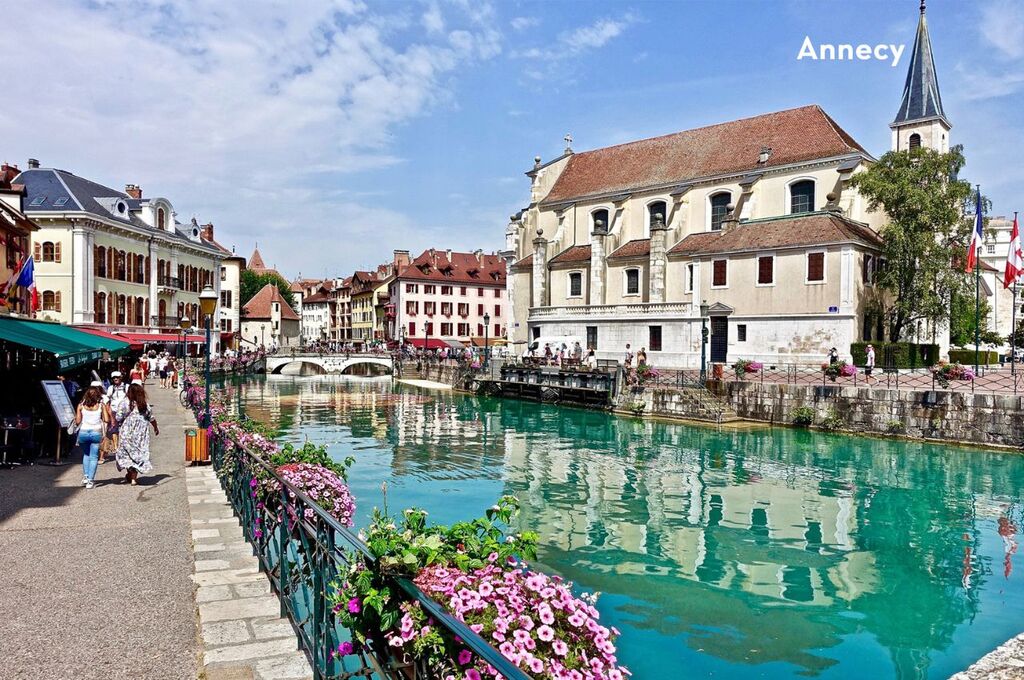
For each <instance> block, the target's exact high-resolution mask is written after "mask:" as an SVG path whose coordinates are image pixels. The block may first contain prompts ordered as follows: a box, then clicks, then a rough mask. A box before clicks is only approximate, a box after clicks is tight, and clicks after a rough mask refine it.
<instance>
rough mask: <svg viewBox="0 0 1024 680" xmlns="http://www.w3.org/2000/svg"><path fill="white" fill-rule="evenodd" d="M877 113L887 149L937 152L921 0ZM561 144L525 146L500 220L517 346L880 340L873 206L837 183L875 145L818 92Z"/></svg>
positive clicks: (801, 346)
mask: <svg viewBox="0 0 1024 680" xmlns="http://www.w3.org/2000/svg"><path fill="white" fill-rule="evenodd" d="M890 127H891V129H892V147H893V149H908V148H914V147H915V146H923V147H929V148H934V149H936V150H939V151H946V150H948V148H949V130H950V124H949V121H948V120H947V118H946V116H945V112H944V111H943V108H942V99H941V97H940V95H939V86H938V79H937V77H936V72H935V64H934V60H933V58H932V49H931V42H930V40H929V37H928V29H927V24H926V21H925V14H924V8H923V7H922V10H921V16H920V19H919V24H918V29H917V37H916V39H915V43H914V48H913V51H912V53H911V55H910V65H909V69H908V73H907V79H906V85H905V87H904V91H903V97H902V100H901V103H900V106H899V109H898V112H897V114H896V117H895V119H894V120H893V122H892V124H891V126H890ZM571 141H572V140H571V137H567V138H566V142H567V143H566V148H565V152H564V153H563V154H562V155H561V156H559V157H558V158H555V159H553V160H550V161H548V162H546V163H542V162H541V159H540V158H539V157H538V158H536V159H534V166H533V168H532V169H531V170H530V171H529V172H527V173H526V174H527V176H528V177H529V178H530V181H531V186H530V203H529V205H528V206H527V207H526V208H524V209H523V210H522V211H520V212H519V213H517V214H515V215H513V216H512V218H511V220H510V222H509V224H508V226H507V228H506V250H505V252H504V256H505V258H506V262H507V263H508V266H509V274H508V283H507V286H508V291H509V298H510V299H511V300H512V302H513V304H512V309H511V310H510V312H511V318H510V319H509V320H508V324H509V326H508V328H509V337H510V340H511V341H512V343H513V346H514V347H515V348H516V351H517V352H518V353H522V352H523V351H525V349H526V348H527V346H528V344H529V343H530V342H532V341H534V340H536V339H538V338H551V337H570V338H579V339H580V340H581V341H584V342H585V343H586V345H587V346H588V347H591V348H593V349H595V350H596V353H597V356H598V357H599V358H609V359H618V358H620V357H621V354H622V353H623V351H624V348H625V346H626V344H627V343H629V344H631V345H632V348H633V350H634V351H635V350H637V349H639V348H641V347H643V348H645V349H646V350H647V352H648V355H649V357H650V359H651V361H652V363H654V364H655V365H658V366H666V367H695V366H698V365H699V364H700V361H701V354H702V351H703V352H706V353H707V359H708V360H709V361H711V362H716V363H731V362H733V361H735V360H737V359H751V360H758V361H766V362H786V363H815V362H820V361H821V360H822V359H823V357H824V356H825V355H826V354H827V352H828V350H829V348H830V347H833V346H834V347H837V348H839V349H840V351H841V352H843V353H847V352H849V347H850V343H852V342H856V341H860V340H869V341H870V340H876V341H877V340H882V339H884V337H883V336H884V324H883V320H882V318H881V315H879V314H876V313H875V312H874V310H875V309H876V308H877V307H876V305H873V304H872V300H873V298H874V297H875V296H877V295H879V294H880V293H879V292H878V289H877V288H876V287H875V285H874V280H875V276H876V274H877V272H878V270H879V268H880V267H882V266H884V260H883V259H882V258H881V257H880V252H879V251H880V246H881V238H880V236H879V234H878V231H879V229H880V228H881V227H882V226H883V225H884V224H885V216H884V215H883V214H881V213H878V212H875V213H872V212H869V211H868V210H867V201H866V200H865V199H864V198H863V197H861V196H860V195H858V194H857V192H855V191H854V190H853V189H852V188H851V187H850V180H851V179H852V178H853V177H854V175H856V174H857V173H859V172H863V171H864V170H865V169H867V168H868V167H870V165H871V164H872V163H873V162H874V161H875V158H874V157H873V156H872V155H871V153H870V152H868V151H867V150H866V149H865V148H864V147H863V146H862V145H861V144H859V143H858V142H857V141H856V140H855V139H853V138H852V137H851V136H850V135H849V134H848V133H847V132H846V131H845V130H844V129H843V128H842V127H841V126H840V125H839V123H837V122H836V121H835V120H834V119H833V118H832V117H831V116H830V115H829V114H828V113H826V112H825V111H824V110H823V109H822V108H821V107H820V106H817V105H813V104H812V105H808V106H802V107H799V108H794V109H789V110H785V111H777V112H774V113H766V114H761V115H756V116H753V117H750V118H744V119H741V120H735V121H729V122H725V123H719V124H716V125H709V126H706V127H701V128H696V129H693V130H686V131H683V132H677V133H674V134H669V135H665V136H662V137H655V138H651V139H643V140H639V141H634V142H628V143H625V144H619V145H616V146H611V147H605V148H601V149H594V150H591V151H583V152H575V151H574V150H573V149H572V146H571ZM704 324H706V325H707V327H708V328H709V330H710V338H709V343H708V347H707V348H706V349H702V333H701V329H702V326H703V325H704ZM942 349H943V351H944V350H945V347H943V348H942Z"/></svg>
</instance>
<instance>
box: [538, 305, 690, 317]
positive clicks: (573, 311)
mask: <svg viewBox="0 0 1024 680" xmlns="http://www.w3.org/2000/svg"><path fill="white" fill-rule="evenodd" d="M696 314H697V310H695V309H694V307H693V305H692V304H690V303H689V302H636V303H630V304H622V305H571V306H561V307H532V308H531V309H530V321H552V320H558V319H583V318H587V319H626V318H645V319H653V318H659V317H664V318H687V317H692V316H695V315H696Z"/></svg>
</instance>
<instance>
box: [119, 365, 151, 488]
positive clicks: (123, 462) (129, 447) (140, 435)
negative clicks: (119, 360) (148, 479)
mask: <svg viewBox="0 0 1024 680" xmlns="http://www.w3.org/2000/svg"><path fill="white" fill-rule="evenodd" d="M117 419H118V422H120V426H119V430H118V442H117V450H116V451H114V459H115V460H116V461H117V469H118V470H127V472H126V473H125V476H124V481H123V482H122V484H131V485H132V486H136V484H137V480H138V478H139V475H140V474H146V473H147V472H149V471H150V470H152V469H153V466H152V465H151V464H150V462H149V426H150V425H152V426H153V433H154V434H156V435H159V434H160V428H159V426H158V425H157V422H156V418H155V417H154V416H153V410H152V409H151V408H150V407H149V404H147V403H146V390H144V389H143V387H142V385H134V384H133V385H132V386H131V387H129V388H128V398H127V399H125V400H124V401H123V402H122V403H121V407H120V409H119V411H118V414H117Z"/></svg>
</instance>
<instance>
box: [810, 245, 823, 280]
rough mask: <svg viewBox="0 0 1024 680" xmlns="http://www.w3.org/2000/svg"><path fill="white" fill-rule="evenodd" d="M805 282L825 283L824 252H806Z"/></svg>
mask: <svg viewBox="0 0 1024 680" xmlns="http://www.w3.org/2000/svg"><path fill="white" fill-rule="evenodd" d="M807 283H825V253H824V251H817V252H813V253H807Z"/></svg>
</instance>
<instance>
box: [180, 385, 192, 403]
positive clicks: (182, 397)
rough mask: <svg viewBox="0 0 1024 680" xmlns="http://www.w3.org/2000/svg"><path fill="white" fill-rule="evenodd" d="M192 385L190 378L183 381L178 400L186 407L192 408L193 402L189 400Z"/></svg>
mask: <svg viewBox="0 0 1024 680" xmlns="http://www.w3.org/2000/svg"><path fill="white" fill-rule="evenodd" d="M189 387H191V385H190V384H189V381H188V380H182V381H181V392H180V393H178V401H180V402H181V405H182V406H184V407H185V408H192V404H191V403H190V402H189V400H188V388H189Z"/></svg>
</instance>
